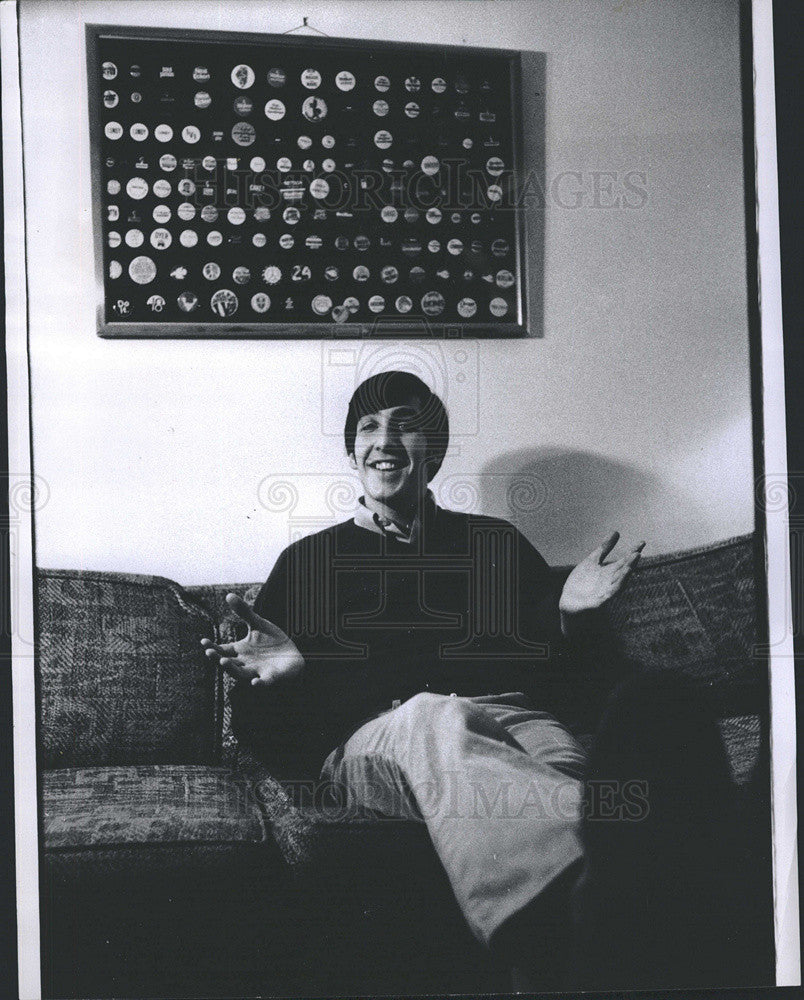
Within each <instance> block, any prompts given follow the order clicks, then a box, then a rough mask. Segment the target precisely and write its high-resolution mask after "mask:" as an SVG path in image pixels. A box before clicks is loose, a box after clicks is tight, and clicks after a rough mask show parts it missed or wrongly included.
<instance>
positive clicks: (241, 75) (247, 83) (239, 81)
mask: <svg viewBox="0 0 804 1000" xmlns="http://www.w3.org/2000/svg"><path fill="white" fill-rule="evenodd" d="M231 78H232V83H233V84H234V85H235V87H238V88H239V89H240V90H248V88H249V87H251V86H252V84H253V83H254V70H253V69H252V68H251V66H247V65H246V64H245V63H240V65H238V66H235V68H234V69H233V70H232V73H231Z"/></svg>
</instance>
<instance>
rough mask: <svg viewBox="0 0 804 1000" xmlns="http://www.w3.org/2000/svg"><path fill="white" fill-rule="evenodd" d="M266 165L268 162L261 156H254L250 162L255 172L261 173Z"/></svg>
mask: <svg viewBox="0 0 804 1000" xmlns="http://www.w3.org/2000/svg"><path fill="white" fill-rule="evenodd" d="M266 166H267V164H266V162H265V160H264V159H263V158H262V157H261V156H253V157H252V158H251V160H250V162H249V167H250V168H251V169H252V170H253V171H254V173H255V174H261V173H262V172H263V171H264V170H265V167H266Z"/></svg>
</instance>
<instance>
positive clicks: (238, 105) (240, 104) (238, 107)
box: [234, 94, 254, 118]
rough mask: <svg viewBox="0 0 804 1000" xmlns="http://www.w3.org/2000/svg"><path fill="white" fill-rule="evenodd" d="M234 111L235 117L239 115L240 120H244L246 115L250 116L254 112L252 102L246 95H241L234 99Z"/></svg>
mask: <svg viewBox="0 0 804 1000" xmlns="http://www.w3.org/2000/svg"><path fill="white" fill-rule="evenodd" d="M234 110H235V114H236V115H240V117H241V118H245V117H246V115H250V114H251V112H252V111H253V110H254V101H252V99H251V98H250V97H248V96H247V95H246V94H241V95H240V96H239V97H236V98H235V101H234Z"/></svg>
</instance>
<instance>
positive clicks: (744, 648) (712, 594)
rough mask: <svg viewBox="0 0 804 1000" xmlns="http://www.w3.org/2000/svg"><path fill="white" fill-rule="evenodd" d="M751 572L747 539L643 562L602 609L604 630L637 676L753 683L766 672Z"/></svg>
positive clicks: (753, 568)
mask: <svg viewBox="0 0 804 1000" xmlns="http://www.w3.org/2000/svg"><path fill="white" fill-rule="evenodd" d="M755 573H756V562H755V556H754V546H753V541H752V539H751V538H750V537H743V538H736V539H732V540H730V541H727V542H721V543H719V544H717V545H710V546H706V547H705V548H700V549H691V550H688V551H686V552H680V553H675V554H672V553H671V554H668V555H662V556H655V557H653V558H647V559H643V560H642V562H641V563H640V565H639V568H638V569H637V570H636V571H635V572H634V574H633V576H632V577H631V579H630V581H629V582H628V584H627V586H626V587H625V588H624V589H623V591H622V592H621V593H620V594H619V595H617V597H615V598H614V600H612V602H611V604H610V605H609V607H608V620H609V626H610V628H611V630H612V632H614V634H615V635H616V636H617V637H618V638H619V641H620V643H621V645H622V648H623V650H624V652H625V653H626V655H627V657H628V659H629V660H630V661H631V662H632V663H633V664H638V665H639V666H640V668H642V669H644V670H651V671H663V670H668V671H673V672H674V673H680V674H683V675H685V676H687V677H690V678H693V679H697V680H701V681H704V682H705V683H707V684H708V685H715V686H717V685H720V684H723V683H724V682H726V683H728V684H736V685H745V684H748V685H754V684H756V683H757V681H760V680H761V679H762V678H763V677H764V676H765V674H766V664H765V662H764V660H763V659H762V657H759V656H757V655H756V653H755V645H756V643H757V642H758V632H757V603H756V588H755V584H754V578H755Z"/></svg>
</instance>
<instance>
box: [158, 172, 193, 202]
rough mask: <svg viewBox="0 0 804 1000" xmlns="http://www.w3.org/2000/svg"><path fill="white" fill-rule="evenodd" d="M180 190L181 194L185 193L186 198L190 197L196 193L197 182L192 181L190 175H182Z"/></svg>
mask: <svg viewBox="0 0 804 1000" xmlns="http://www.w3.org/2000/svg"><path fill="white" fill-rule="evenodd" d="M165 183H167V182H165ZM178 190H179V194H183V195H184V197H185V198H189V197H190V195H191V194H195V182H194V181H191V180H190V178H189V177H182V179H181V180H180V181H179V183H178Z"/></svg>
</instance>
